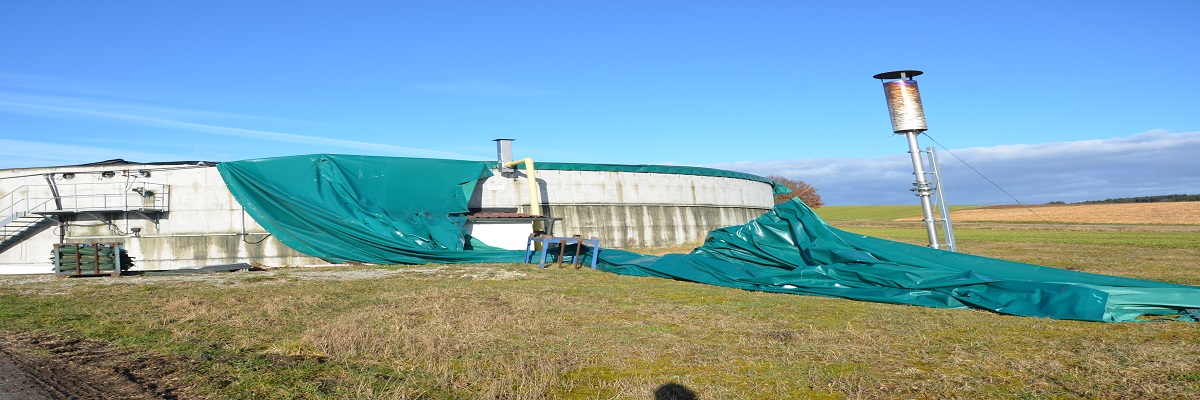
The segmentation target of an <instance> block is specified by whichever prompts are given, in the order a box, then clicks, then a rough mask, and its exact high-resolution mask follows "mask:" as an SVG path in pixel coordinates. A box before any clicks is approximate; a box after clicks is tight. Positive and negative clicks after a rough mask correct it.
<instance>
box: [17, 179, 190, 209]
mask: <svg viewBox="0 0 1200 400" xmlns="http://www.w3.org/2000/svg"><path fill="white" fill-rule="evenodd" d="M57 188H58V196H55V195H54V194H53V191H52V190H51V188H50V187H49V186H33V185H25V186H20V187H17V188H16V189H14V190H13V191H12V192H10V193H8V194H7V195H5V196H4V197H0V206H2V207H3V208H0V217H4V216H10V215H16V214H18V213H22V212H23V213H36V212H89V211H110V212H111V211H168V209H169V208H170V198H171V196H170V188H171V187H170V186H168V185H165V184H161V183H147V182H111V183H110V182H104V183H75V184H69V185H62V184H59V185H57Z"/></svg>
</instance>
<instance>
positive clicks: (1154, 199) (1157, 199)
mask: <svg viewBox="0 0 1200 400" xmlns="http://www.w3.org/2000/svg"><path fill="white" fill-rule="evenodd" d="M1173 201H1200V194H1167V195H1162V196H1142V197H1122V198H1118V199H1104V200H1089V201H1081V202H1078V203H1075V204H1114V203H1167V202H1173Z"/></svg>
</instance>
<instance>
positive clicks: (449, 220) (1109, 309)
mask: <svg viewBox="0 0 1200 400" xmlns="http://www.w3.org/2000/svg"><path fill="white" fill-rule="evenodd" d="M557 165H558V166H559V167H560V169H570V168H568V167H569V165H567V164H562V163H558V164H557ZM218 170H219V171H220V173H221V176H222V177H223V178H224V180H225V183H226V185H227V186H228V187H229V190H230V192H232V193H233V195H234V197H235V198H237V200H238V201H239V202H240V203H241V204H242V206H243V207H245V208H246V211H247V213H249V214H250V216H251V217H253V218H254V219H255V221H258V223H259V224H260V225H262V226H263V227H264V228H266V229H267V231H269V232H270V233H272V234H273V235H275V237H277V238H278V239H279V240H280V241H281V242H283V243H284V244H286V245H288V246H289V247H291V248H293V249H295V250H297V251H300V252H302V253H305V254H308V255H311V256H315V257H320V258H322V259H325V260H329V261H332V262H344V261H360V262H369V263H380V264H388V263H404V264H423V263H463V262H521V261H522V260H523V258H524V252H523V251H508V250H495V249H492V248H490V247H487V246H486V245H483V244H479V243H474V244H472V243H471V241H470V240H469V239H467V238H465V237H464V235H463V233H462V225H463V223H464V222H465V217H464V216H463V214H464V213H466V212H467V201H468V199H469V198H470V195H471V193H472V192H473V191H474V189H475V184H476V183H477V182H478V181H479V179H481V178H484V177H487V176H490V174H491V173H490V171H489V163H486V162H474V161H455V160H433V159H415V158H397V157H369V156H345V155H327V154H325V155H308V156H293V157H280V158H269V159H257V160H246V161H234V162H226V163H221V164H220V165H218ZM590 256H594V255H590ZM598 257H599V259H598V261H599V262H598V264H599V268H600V269H602V270H605V271H608V272H613V273H618V274H625V275H637V276H656V277H663V278H671V279H679V280H685V281H691V282H699V283H706V284H712V285H720V286H726V287H734V288H741V289H746V290H759V291H768V292H780V293H794V294H807V295H817V296H833V297H842V298H847V299H855V300H866V301H877V302H885V303H896V304H911V305H921V306H929V307H942V308H978V309H986V310H991V311H995V312H998V313H1003V314H1011V315H1022V316H1033V317H1050V318H1061V319H1076V320H1086V321H1133V320H1136V319H1137V318H1139V317H1142V316H1163V315H1165V316H1178V319H1180V320H1188V321H1195V320H1196V315H1197V314H1194V313H1197V312H1200V311H1195V310H1197V309H1200V287H1194V286H1185V285H1176V284H1170V283H1163V282H1154V281H1147V280H1140V279H1131V278H1121V277H1114V276H1106V275H1096V274H1088V273H1082V272H1075V271H1067V270H1060V269H1054V268H1049V267H1042V266H1037V265H1030V264H1022V263H1016V262H1011V261H1004V260H998V259H991V258H985V257H978V256H972V255H967V254H961V253H952V252H946V251H942V250H936V249H930V248H926V247H921V246H914V245H910V244H905V243H898V242H892V241H888V240H883V239H877V238H872V237H867V236H862V235H857V234H853V233H849V232H845V231H841V230H838V229H836V228H833V227H831V226H829V225H827V224H825V223H824V222H823V221H821V220H820V218H818V217H817V216H816V215H815V214H814V213H813V212H812V210H810V209H808V207H806V206H804V204H803V203H801V202H799V201H795V200H794V201H791V202H787V203H784V204H780V205H779V206H777V207H776V208H775V209H774V210H771V211H769V212H767V213H766V214H764V215H763V216H761V217H759V218H758V219H756V220H754V221H751V222H750V223H748V224H746V225H740V226H732V227H727V228H722V229H718V230H715V231H712V232H710V233H709V236H708V239H707V240H706V241H705V243H704V244H703V245H702V246H700V247H698V248H696V249H695V250H694V251H692V252H691V253H690V254H672V255H667V256H663V257H654V256H646V255H641V254H636V253H631V252H627V251H621V250H613V249H608V250H602V251H601V252H600V254H599V256H598ZM1189 310H1191V311H1189Z"/></svg>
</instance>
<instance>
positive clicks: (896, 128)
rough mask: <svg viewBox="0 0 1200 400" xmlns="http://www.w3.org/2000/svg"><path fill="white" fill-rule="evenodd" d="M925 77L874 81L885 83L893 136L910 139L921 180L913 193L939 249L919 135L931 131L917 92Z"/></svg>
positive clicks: (888, 75) (886, 76)
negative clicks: (920, 79)
mask: <svg viewBox="0 0 1200 400" xmlns="http://www.w3.org/2000/svg"><path fill="white" fill-rule="evenodd" d="M921 74H922V72H921V71H913V70H907V71H892V72H884V73H882V74H877V75H875V76H874V78H875V79H879V80H881V81H883V94H884V96H885V97H886V98H887V106H888V114H890V115H891V118H892V132H893V133H895V134H897V135H904V137H905V138H906V139H908V154H909V155H911V156H912V164H913V175H914V176H916V178H917V179H916V181H915V182H913V186H914V188H913V189H911V190H912V191H913V192H915V193H916V195H917V197H919V198H920V199H921V212H923V213H924V214H925V219H924V222H925V229H926V231H928V233H929V247H932V248H935V249H937V248H939V246H938V234H937V224H936V220H935V219H934V217H933V201H932V200H931V199H930V192H932V191H933V188H932V187H931V185H930V183H929V181H928V180H926V179H925V167H924V165H922V162H921V158H922V157H921V147H920V146H919V145H918V144H917V135H920V134H921V132H924V131H925V130H926V129H928V126H926V124H925V109H924V108H922V107H921V92H920V91H918V90H917V81H915V80H913V77H916V76H918V75H921ZM889 80H890V81H889Z"/></svg>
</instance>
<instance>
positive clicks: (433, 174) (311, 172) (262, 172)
mask: <svg viewBox="0 0 1200 400" xmlns="http://www.w3.org/2000/svg"><path fill="white" fill-rule="evenodd" d="M217 170H218V171H220V173H221V178H222V179H224V180H225V185H226V186H228V187H229V191H230V192H231V193H233V197H234V198H236V199H237V201H238V202H239V203H241V204H242V207H244V208H245V209H246V213H247V214H250V216H251V217H253V218H254V220H255V221H257V222H258V223H259V225H262V226H263V228H265V229H266V230H267V232H270V233H271V234H272V235H274V236H275V238H277V239H279V241H280V242H283V244H285V245H287V246H288V247H291V248H292V249H295V250H296V251H299V252H301V253H304V254H307V255H310V256H313V257H319V258H321V259H324V260H327V261H330V262H345V261H359V262H368V263H377V264H394V263H402V264H424V263H464V262H484V261H488V262H493V261H499V262H521V261H522V260H523V259H524V256H525V255H524V252H523V251H509V250H474V251H463V250H465V248H466V247H468V244H467V243H468V242H467V241H466V240H465V239H464V235H463V231H462V226H463V224H464V223H465V222H466V217H465V216H464V214H466V212H467V201H468V200H469V199H470V198H471V193H473V192H474V191H475V185H476V183H478V182H479V179H480V178H484V177H488V176H491V171H490V169H489V165H488V164H487V163H484V162H477V161H458V160H437V159H424V158H400V157H372V156H349V155H335V154H315V155H307V156H291V157H277V158H264V159H255V160H245V161H232V162H224V163H221V164H219V165H217Z"/></svg>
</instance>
